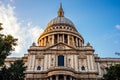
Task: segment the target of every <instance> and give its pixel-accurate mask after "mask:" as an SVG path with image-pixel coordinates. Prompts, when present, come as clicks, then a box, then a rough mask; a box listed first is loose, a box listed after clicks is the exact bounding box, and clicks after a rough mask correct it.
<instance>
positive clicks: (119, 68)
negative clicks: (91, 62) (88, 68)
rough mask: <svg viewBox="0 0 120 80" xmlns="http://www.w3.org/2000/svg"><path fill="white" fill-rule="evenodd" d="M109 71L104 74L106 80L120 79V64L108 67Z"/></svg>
mask: <svg viewBox="0 0 120 80" xmlns="http://www.w3.org/2000/svg"><path fill="white" fill-rule="evenodd" d="M106 71H107V73H106V74H105V75H104V76H103V77H104V80H120V64H116V65H114V66H110V67H108V68H106Z"/></svg>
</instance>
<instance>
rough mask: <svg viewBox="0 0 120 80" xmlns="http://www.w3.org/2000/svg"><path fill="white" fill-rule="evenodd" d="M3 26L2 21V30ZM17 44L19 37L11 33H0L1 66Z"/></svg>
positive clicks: (0, 28)
mask: <svg viewBox="0 0 120 80" xmlns="http://www.w3.org/2000/svg"><path fill="white" fill-rule="evenodd" d="M2 29H3V28H2V27H1V23H0V31H1V30H2ZM16 45H17V39H16V38H14V37H13V36H11V35H4V34H0V66H2V65H3V64H4V60H5V59H6V57H7V56H8V55H10V53H11V51H13V50H14V48H13V46H16Z"/></svg>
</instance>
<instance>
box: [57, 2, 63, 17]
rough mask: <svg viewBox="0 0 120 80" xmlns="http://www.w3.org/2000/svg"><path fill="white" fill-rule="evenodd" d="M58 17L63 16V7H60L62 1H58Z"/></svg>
mask: <svg viewBox="0 0 120 80" xmlns="http://www.w3.org/2000/svg"><path fill="white" fill-rule="evenodd" d="M58 17H64V11H63V8H62V3H60V8H59V11H58Z"/></svg>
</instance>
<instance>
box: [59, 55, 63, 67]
mask: <svg viewBox="0 0 120 80" xmlns="http://www.w3.org/2000/svg"><path fill="white" fill-rule="evenodd" d="M58 66H64V56H63V55H59V56H58Z"/></svg>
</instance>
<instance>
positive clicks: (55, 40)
mask: <svg viewBox="0 0 120 80" xmlns="http://www.w3.org/2000/svg"><path fill="white" fill-rule="evenodd" d="M54 43H55V44H56V43H57V35H54Z"/></svg>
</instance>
